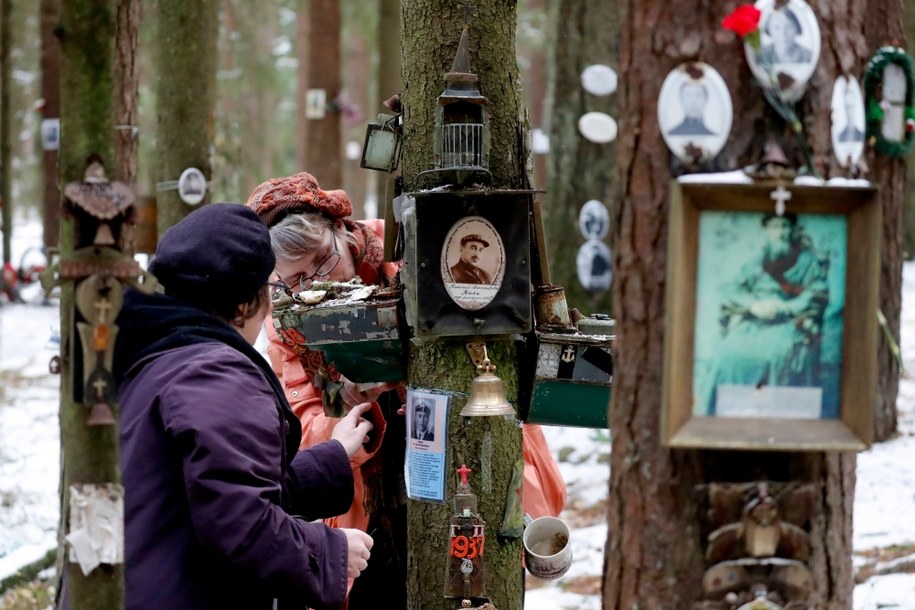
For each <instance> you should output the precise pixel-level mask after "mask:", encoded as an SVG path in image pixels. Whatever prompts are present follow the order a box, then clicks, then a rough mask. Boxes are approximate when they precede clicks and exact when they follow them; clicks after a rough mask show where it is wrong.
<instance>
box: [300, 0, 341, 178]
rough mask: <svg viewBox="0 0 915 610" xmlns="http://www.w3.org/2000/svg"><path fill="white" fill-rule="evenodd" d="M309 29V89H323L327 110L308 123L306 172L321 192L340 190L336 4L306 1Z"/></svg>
mask: <svg viewBox="0 0 915 610" xmlns="http://www.w3.org/2000/svg"><path fill="white" fill-rule="evenodd" d="M308 25H309V28H310V34H309V36H308V61H309V64H310V65H309V67H308V89H323V90H324V92H325V95H326V100H327V108H326V112H325V114H324V117H323V118H320V119H311V120H309V121H308V130H307V138H308V141H307V144H306V147H305V158H306V161H307V162H306V164H305V169H306V170H307V171H308V172H309V173H310V174H312V175H314V177H315V178H317V179H318V183H319V184H320V185H321V187H322V188H325V189H336V188H342V187H343V152H342V148H341V146H340V112H339V110H338V109H337V108H336V105H335V103H334V100H336V99H337V96H338V95H340V88H341V86H342V85H341V83H342V77H341V74H340V3H339V2H338V0H309V3H308Z"/></svg>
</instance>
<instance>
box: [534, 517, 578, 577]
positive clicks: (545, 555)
mask: <svg viewBox="0 0 915 610" xmlns="http://www.w3.org/2000/svg"><path fill="white" fill-rule="evenodd" d="M569 537H570V532H569V526H568V525H566V522H565V521H563V520H562V519H559V518H557V517H540V518H539V519H534V520H533V521H532V522H531V523H530V524H529V525H528V526H527V527H526V528H525V529H524V535H523V536H522V537H521V542H522V543H523V544H524V563H525V565H526V566H527V570H528V572H530V573H531V574H533V575H534V576H536V577H537V578H543V579H546V580H554V579H556V578H559V577H560V576H562V575H563V574H565V573H566V572H568V571H569V567H570V566H571V565H572V544H571V540H570V539H569Z"/></svg>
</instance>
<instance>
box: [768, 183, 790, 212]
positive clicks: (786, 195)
mask: <svg viewBox="0 0 915 610" xmlns="http://www.w3.org/2000/svg"><path fill="white" fill-rule="evenodd" d="M769 198H770V199H772V201H774V202H775V214H776V215H777V216H783V215H784V214H785V202H787V201H790V200H791V191H789V190H788V189H786V188H785V187H783V186H782V185H781V184H779V185H778V188H777V189H775V190H774V191H772V192H771V193H770V194H769Z"/></svg>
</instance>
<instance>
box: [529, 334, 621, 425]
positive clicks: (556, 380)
mask: <svg viewBox="0 0 915 610" xmlns="http://www.w3.org/2000/svg"><path fill="white" fill-rule="evenodd" d="M535 337H536V363H535V365H534V366H532V367H528V368H530V369H533V371H534V373H533V378H532V379H529V380H528V382H527V383H526V384H525V385H527V386H528V387H530V390H529V396H530V397H529V400H528V401H525V402H527V406H528V409H527V412H526V413H523V417H522V420H523V421H526V422H529V423H532V424H552V425H558V426H578V427H582V428H606V427H607V411H608V409H609V406H610V386H611V384H612V382H613V355H612V348H613V345H614V341H615V337H614V336H613V335H587V334H581V333H545V332H537V333H535Z"/></svg>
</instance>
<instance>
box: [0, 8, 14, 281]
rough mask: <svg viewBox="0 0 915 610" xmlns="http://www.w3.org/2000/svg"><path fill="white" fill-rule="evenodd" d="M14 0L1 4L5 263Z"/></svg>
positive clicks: (9, 230) (7, 256) (0, 202)
mask: <svg viewBox="0 0 915 610" xmlns="http://www.w3.org/2000/svg"><path fill="white" fill-rule="evenodd" d="M12 20H13V0H0V174H2V175H0V216H2V219H3V263H4V264H7V263H9V262H10V261H11V260H12V256H11V253H10V244H11V243H12V236H13V201H12V199H13V197H12V194H13V176H12V173H13V172H12V169H13V160H12V145H11V142H12V141H13V138H12V131H11V129H12V125H11V123H10V117H11V116H12V114H11V113H12V108H10V104H11V101H12V96H11V95H10V83H11V82H12V78H11V77H12V73H13V66H12V64H11V63H10V62H11V60H12V58H11V56H10V49H11V48H12V40H11V38H12V34H13V27H12Z"/></svg>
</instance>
